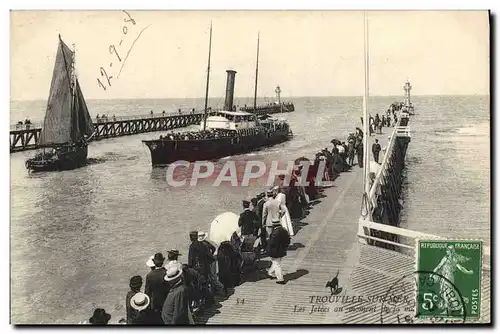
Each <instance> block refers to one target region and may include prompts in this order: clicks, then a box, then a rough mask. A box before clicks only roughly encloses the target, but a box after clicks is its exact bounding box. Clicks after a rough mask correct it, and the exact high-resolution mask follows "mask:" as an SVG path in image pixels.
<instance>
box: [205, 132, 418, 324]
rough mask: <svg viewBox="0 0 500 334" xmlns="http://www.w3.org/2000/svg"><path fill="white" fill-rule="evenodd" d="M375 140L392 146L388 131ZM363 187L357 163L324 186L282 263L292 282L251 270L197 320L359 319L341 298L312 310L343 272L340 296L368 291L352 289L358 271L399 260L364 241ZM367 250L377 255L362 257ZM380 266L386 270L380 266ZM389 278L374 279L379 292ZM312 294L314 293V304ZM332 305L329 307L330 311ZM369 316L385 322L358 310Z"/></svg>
mask: <svg viewBox="0 0 500 334" xmlns="http://www.w3.org/2000/svg"><path fill="white" fill-rule="evenodd" d="M375 138H378V139H379V141H380V143H381V146H382V147H385V146H386V145H387V133H384V134H383V135H373V136H372V137H371V138H370V141H371V143H372V142H373V140H374V139H375ZM384 138H385V139H384ZM371 143H370V145H369V148H370V151H371ZM370 154H371V153H370ZM362 190H363V169H362V168H359V167H358V166H357V165H356V166H354V167H353V168H352V169H351V171H349V172H346V173H342V174H340V176H339V177H338V178H337V179H336V180H335V181H334V186H333V187H330V188H327V189H325V190H324V195H326V196H325V197H323V198H321V199H320V200H319V201H318V202H319V203H318V204H316V205H314V206H313V207H312V209H311V211H310V213H309V215H308V216H307V217H306V218H304V219H303V220H302V221H301V222H300V223H299V224H298V226H299V229H298V231H297V232H296V235H295V236H294V237H293V238H292V242H291V246H290V249H293V250H289V251H288V255H287V256H286V257H285V258H284V259H283V261H282V268H283V271H284V273H285V274H286V275H285V279H286V280H287V281H288V282H287V284H286V285H278V284H276V283H275V281H274V280H270V279H269V278H267V277H266V275H265V274H264V273H265V272H263V271H262V270H261V272H260V273H255V274H250V275H249V277H248V279H247V281H245V282H244V283H243V284H242V285H240V286H238V287H236V288H235V292H234V294H232V295H231V296H230V297H229V298H228V299H227V300H220V299H219V301H220V305H221V307H220V308H218V309H217V308H216V309H213V310H207V311H206V312H205V313H206V314H205V315H204V316H199V317H198V318H197V322H198V323H207V324H292V323H293V324H322V323H330V324H331V323H343V322H346V321H347V322H357V321H356V319H353V318H352V317H349V315H348V314H346V313H344V312H340V311H337V312H335V307H336V306H342V303H341V302H336V303H335V302H334V303H329V302H326V303H324V306H325V308H324V309H323V312H313V313H310V312H311V308H312V305H315V306H317V305H320V304H321V303H319V304H318V303H317V300H316V297H320V298H321V297H323V298H324V297H325V296H326V298H328V297H329V296H330V295H331V293H330V289H329V288H326V287H325V286H326V283H327V282H328V281H330V280H331V279H332V278H333V277H335V275H336V274H337V271H339V275H338V279H339V286H340V287H342V289H343V291H342V292H341V293H340V294H339V296H344V295H345V296H353V295H359V294H360V293H359V292H361V291H362V290H363V289H361V290H360V291H359V292H358V291H356V292H354V290H351V289H352V288H351V287H354V288H356V287H357V286H356V284H355V282H356V279H357V277H356V274H357V273H358V274H361V276H360V277H364V275H363V274H364V273H365V272H366V271H375V272H378V271H380V270H383V266H380V265H383V264H384V262H385V264H386V265H387V259H388V258H389V259H391V261H392V259H394V260H397V257H398V253H395V252H393V251H389V250H384V249H379V248H376V247H374V246H367V245H361V244H359V243H358V237H357V232H358V223H357V221H358V217H359V215H360V210H361V193H362ZM361 252H363V253H368V254H372V256H370V257H360V253H361ZM377 254H381V255H382V256H383V257H378V256H376V262H372V263H370V262H369V260H370V259H373V257H374V255H377ZM360 259H361V260H362V261H361V262H360ZM367 260H368V262H367ZM380 262H382V263H380ZM403 262H404V265H401V266H400V271H403V272H405V271H408V272H412V271H413V267H412V263H411V261H403ZM269 265H270V261H269V259H268V258H267V259H266V258H265V259H262V260H261V263H260V267H261V268H267V267H269ZM377 267H379V268H380V270H378V269H375V268H377ZM353 273H354V274H355V275H354V276H352V274H353ZM394 275H396V276H397V272H396V273H394V272H393V273H392V274H391V275H390V276H394ZM348 282H349V284H348ZM385 282H386V285H387V288H385V287H382V286H381V285H380V284H379V283H377V282H376V280H375V279H373V280H372V283H373V284H374V286H378V289H377V291H378V290H383V289H384V288H385V289H386V290H387V289H389V287H390V285H391V284H392V283H393V282H392V281H390V280H385ZM353 283H354V285H353ZM378 292H379V293H384V292H385V291H378ZM371 294H375V292H374V293H370V295H371ZM365 296H366V294H365ZM311 297H313V301H312V303H311ZM326 308H328V311H325V310H326ZM294 310H295V312H294ZM299 310H301V311H300V312H299ZM363 314H364V315H368V316H370V319H367V320H368V321H371V322H377V320H378V321H379V320H380V313H379V312H372V313H358V316H359V315H363ZM351 320H352V321H351ZM360 320H364V318H363V319H360ZM362 322H365V321H362Z"/></svg>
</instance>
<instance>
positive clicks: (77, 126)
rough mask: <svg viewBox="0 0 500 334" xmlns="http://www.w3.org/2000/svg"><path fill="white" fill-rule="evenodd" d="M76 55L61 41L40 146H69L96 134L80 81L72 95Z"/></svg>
mask: <svg viewBox="0 0 500 334" xmlns="http://www.w3.org/2000/svg"><path fill="white" fill-rule="evenodd" d="M72 62H73V52H72V51H71V50H70V49H69V48H68V46H67V45H66V44H64V42H63V41H62V40H61V39H59V47H58V50H57V55H56V62H55V65H54V72H53V74H52V83H51V85H50V92H49V99H48V102H47V110H46V113H45V119H44V121H43V127H42V132H41V135H40V145H41V146H49V145H51V144H55V145H58V144H65V143H71V142H76V141H79V140H81V139H82V136H83V135H90V134H92V132H93V125H92V121H91V118H90V115H89V112H88V109H87V105H86V103H85V99H84V98H83V94H82V92H81V89H80V85H79V84H78V81H77V80H76V89H75V96H74V95H73V93H72V84H71V83H72V82H71V77H72Z"/></svg>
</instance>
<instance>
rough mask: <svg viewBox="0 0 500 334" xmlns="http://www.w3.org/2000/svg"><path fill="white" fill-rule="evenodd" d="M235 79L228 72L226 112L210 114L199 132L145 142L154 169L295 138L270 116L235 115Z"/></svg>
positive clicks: (251, 149) (257, 147)
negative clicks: (182, 161)
mask: <svg viewBox="0 0 500 334" xmlns="http://www.w3.org/2000/svg"><path fill="white" fill-rule="evenodd" d="M235 75H236V71H232V70H228V71H227V84H226V98H225V103H224V110H220V111H213V112H210V113H207V117H206V118H205V119H204V121H203V122H202V124H201V127H202V129H201V130H200V131H198V132H196V133H194V134H193V133H189V134H186V135H184V134H182V133H179V134H177V135H176V136H173V135H170V136H166V137H163V136H161V137H160V139H156V140H143V142H144V143H145V144H146V145H147V147H148V148H149V150H150V151H151V162H152V164H153V166H164V165H168V164H170V163H172V162H174V161H179V160H185V161H190V162H192V161H197V160H214V159H219V158H223V157H227V156H231V155H237V154H243V153H248V152H251V151H255V150H258V149H260V148H263V147H266V146H272V145H276V144H279V143H282V142H285V141H287V140H289V139H290V138H291V137H292V136H293V133H292V130H291V128H290V126H289V124H288V122H286V121H283V120H279V119H275V118H272V117H269V116H268V115H264V116H261V117H260V118H259V117H258V116H257V115H255V114H253V113H249V112H244V111H236V108H235V107H234V105H233V96H234V95H233V94H234V82H235Z"/></svg>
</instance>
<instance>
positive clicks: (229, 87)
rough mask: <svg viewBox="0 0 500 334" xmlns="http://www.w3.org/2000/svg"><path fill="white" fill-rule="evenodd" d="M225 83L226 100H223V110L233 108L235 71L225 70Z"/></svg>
mask: <svg viewBox="0 0 500 334" xmlns="http://www.w3.org/2000/svg"><path fill="white" fill-rule="evenodd" d="M226 72H227V83H226V102H224V110H227V111H232V110H233V99H234V81H235V78H236V71H233V70H227V71H226Z"/></svg>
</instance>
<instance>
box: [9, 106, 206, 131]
mask: <svg viewBox="0 0 500 334" xmlns="http://www.w3.org/2000/svg"><path fill="white" fill-rule="evenodd" d="M203 113H204V112H203V111H195V112H194V113H193V111H187V110H185V111H181V112H180V113H179V112H178V111H177V112H168V113H165V114H163V113H154V114H153V115H151V114H141V115H132V116H130V115H127V116H111V117H109V116H108V117H99V118H97V117H93V118H92V122H94V124H97V123H99V124H101V123H113V122H121V121H132V120H138V119H148V118H151V119H152V118H163V117H170V116H178V115H199V114H203ZM42 124H43V122H34V123H31V124H11V125H10V130H11V131H15V130H33V129H40V128H41V127H42Z"/></svg>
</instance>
